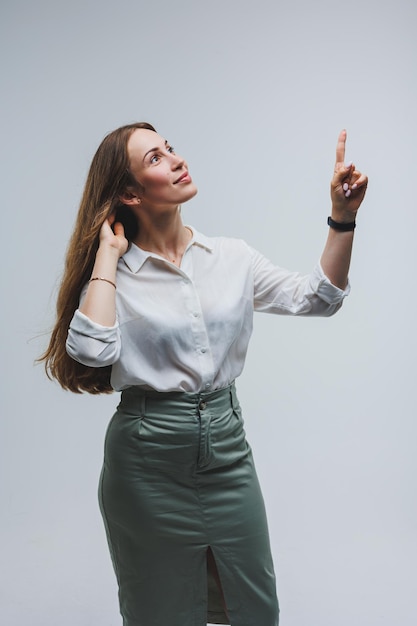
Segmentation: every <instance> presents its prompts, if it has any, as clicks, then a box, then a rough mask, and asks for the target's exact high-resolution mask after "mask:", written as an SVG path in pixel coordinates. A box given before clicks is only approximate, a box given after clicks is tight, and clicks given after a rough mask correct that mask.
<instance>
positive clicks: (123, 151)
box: [39, 122, 156, 394]
mask: <svg viewBox="0 0 417 626" xmlns="http://www.w3.org/2000/svg"><path fill="white" fill-rule="evenodd" d="M137 128H146V129H148V130H153V131H155V128H154V127H153V126H152V125H151V124H148V123H147V122H136V123H134V124H128V125H127V126H122V127H121V128H118V129H117V130H115V131H113V132H111V133H109V134H108V135H107V136H106V137H105V138H104V140H103V141H102V143H101V144H100V146H99V148H98V150H97V152H96V154H95V155H94V157H93V160H92V162H91V166H90V170H89V172H88V176H87V181H86V183H85V187H84V192H83V196H82V199H81V203H80V208H79V210H78V215H77V220H76V223H75V227H74V232H73V233H72V236H71V239H70V241H69V245H68V250H67V255H66V260H65V268H64V274H63V278H62V281H61V286H60V289H59V292H58V298H57V304H56V313H57V314H56V322H55V326H54V329H53V331H52V334H51V339H50V342H49V346H48V348H47V350H46V351H45V353H44V354H43V355H42V356H41V357H40V358H39V361H44V364H45V370H46V373H47V375H48V377H49V378H55V379H56V380H57V381H58V382H59V384H60V385H61V387H63V388H64V389H68V390H69V391H73V392H75V393H82V392H83V391H86V392H88V393H92V394H98V393H111V392H112V391H113V389H112V387H111V385H110V373H111V366H107V367H87V366H86V365H82V364H81V363H78V362H77V361H74V360H73V359H72V358H71V357H70V356H69V355H68V354H67V352H66V349H65V342H66V339H67V333H68V327H69V325H70V322H71V319H72V317H73V315H74V312H75V310H76V309H77V308H78V305H79V299H80V295H81V291H82V288H83V286H84V285H85V283H86V282H87V281H88V280H89V278H90V276H91V272H92V269H93V265H94V261H95V256H96V252H97V249H98V244H99V233H100V228H101V226H102V225H103V223H104V221H105V220H106V219H107V218H108V217H109V216H110V215H111V214H112V213H113V212H115V213H116V220H117V221H119V222H122V223H123V225H124V227H125V235H126V237H127V239H128V240H129V241H132V239H133V238H134V237H135V235H136V233H137V228H138V225H137V221H136V218H135V217H134V215H133V213H132V212H131V211H130V209H129V207H127V206H125V205H123V204H122V203H121V201H120V199H119V198H120V196H121V195H122V194H123V192H125V191H126V189H127V188H128V187H129V186H134V185H135V184H136V185H137V183H136V181H135V180H134V178H133V176H132V175H131V173H130V171H129V157H128V153H127V143H128V141H129V138H130V136H131V135H132V133H133V132H134V131H135V130H136V129H137ZM155 132H156V131H155Z"/></svg>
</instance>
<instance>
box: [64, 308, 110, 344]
mask: <svg viewBox="0 0 417 626" xmlns="http://www.w3.org/2000/svg"><path fill="white" fill-rule="evenodd" d="M118 327H119V323H118V321H117V320H116V322H115V324H114V325H113V326H102V325H101V324H97V322H93V320H90V318H89V317H87V316H86V315H84V313H81V311H80V310H79V309H77V310H76V311H75V313H74V317H73V318H72V320H71V324H70V329H71V330H73V331H74V332H76V333H79V334H80V335H87V336H88V337H91V338H93V339H100V340H101V341H106V340H109V341H113V339H114V332H115V330H117V329H118Z"/></svg>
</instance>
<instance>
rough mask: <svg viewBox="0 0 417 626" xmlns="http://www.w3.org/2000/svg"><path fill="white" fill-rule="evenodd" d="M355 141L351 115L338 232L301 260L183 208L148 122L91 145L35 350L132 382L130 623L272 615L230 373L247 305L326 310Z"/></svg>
mask: <svg viewBox="0 0 417 626" xmlns="http://www.w3.org/2000/svg"><path fill="white" fill-rule="evenodd" d="M345 142H346V132H345V131H342V132H341V133H340V136H339V139H338V144H337V151H336V166H335V171H334V176H333V179H332V184H331V200H332V214H331V217H330V218H329V220H328V223H329V226H330V229H329V234H328V240H327V243H326V246H325V249H324V252H323V255H322V257H321V262H320V264H318V265H317V267H316V268H315V269H314V271H313V272H312V274H311V275H310V276H306V277H302V276H299V275H298V274H295V273H290V272H288V271H286V270H283V269H281V268H278V267H275V266H273V265H272V264H271V263H270V262H269V261H267V260H266V259H265V258H264V257H263V256H262V255H261V254H259V253H258V252H256V251H255V250H253V249H252V248H250V247H249V246H248V245H247V244H246V243H245V242H243V241H240V240H235V239H227V238H220V237H219V238H209V237H205V236H204V235H202V234H201V233H199V232H197V231H196V230H195V229H194V228H191V227H189V226H184V224H183V223H182V220H181V213H180V210H179V207H180V205H181V204H182V203H183V202H186V201H187V200H190V199H191V198H192V197H193V196H194V195H195V194H196V193H197V189H196V187H195V185H194V183H193V181H192V179H191V176H190V174H189V172H188V167H187V164H186V163H185V161H184V159H183V158H182V157H180V156H179V155H177V154H176V153H175V151H174V150H173V148H172V147H171V146H170V145H169V144H168V143H167V141H166V140H165V139H164V138H163V137H161V136H160V135H159V134H158V133H157V132H156V131H155V129H154V128H153V127H152V126H151V125H150V124H146V123H137V124H132V125H128V126H124V127H122V128H119V129H117V130H116V131H114V132H113V133H110V134H109V135H108V136H107V137H106V138H105V139H104V141H103V142H102V144H101V145H100V147H99V149H98V151H97V153H96V155H95V156H94V159H93V162H92V165H91V168H90V172H89V175H88V178H87V182H86V186H85V190H84V195H83V198H82V202H81V206H80V210H79V214H78V219H77V222H76V226H75V230H74V234H73V236H72V239H71V242H70V245H69V249H68V254H67V261H66V268H65V273H64V278H63V281H62V285H61V290H60V293H59V297H58V303H57V312H58V317H57V323H56V326H55V329H54V331H53V334H52V337H51V342H50V345H49V348H48V350H47V352H46V353H45V355H44V356H43V359H44V360H45V362H46V368H47V371H48V373H49V375H51V376H53V377H55V378H56V379H57V380H58V381H59V382H60V384H61V385H62V386H63V387H64V388H65V389H69V390H71V391H74V392H78V393H79V392H81V391H87V392H89V393H107V392H111V391H113V390H117V391H121V392H122V394H121V402H120V404H119V406H118V408H117V411H116V413H115V415H114V416H113V418H112V420H111V422H110V425H109V428H108V431H107V435H106V443H105V456H104V465H103V471H102V475H101V481H100V505H101V511H102V515H103V519H104V523H105V527H106V532H107V537H108V542H109V547H110V552H111V556H112V559H113V564H114V569H115V572H116V576H117V579H118V584H119V598H120V609H121V614H122V616H123V624H124V626H167V625H168V624H169V625H170V626H202V625H203V624H206V623H207V621H209V622H211V623H217V624H232V625H233V626H276V625H277V624H278V612H279V610H278V602H277V598H276V591H275V576H274V570H273V564H272V559H271V553H270V547H269V538H268V529H267V523H266V516H265V510H264V506H263V500H262V495H261V492H260V489H259V485H258V482H257V477H256V471H255V468H254V465H253V460H252V455H251V450H250V447H249V445H248V443H247V442H246V439H245V434H244V429H243V421H242V416H241V411H240V406H239V402H238V400H237V397H236V391H235V387H234V380H235V378H236V377H237V376H239V374H240V373H241V371H242V367H243V363H244V359H245V355H246V350H247V346H248V341H249V337H250V334H251V330H252V315H253V311H254V310H258V311H265V312H270V313H278V314H291V315H325V316H328V315H332V314H334V313H335V312H336V311H337V310H338V309H339V308H340V306H341V304H342V300H343V298H344V296H345V295H346V294H347V290H348V287H347V285H348V278H347V276H348V269H349V263H350V255H351V249H352V241H353V232H354V227H355V216H356V212H357V210H358V209H359V206H360V204H361V202H362V200H363V197H364V195H365V191H366V186H367V178H366V176H364V175H362V174H361V173H360V172H359V171H357V170H356V169H355V166H354V165H353V164H349V165H345V164H344V154H345ZM68 328H69V330H68ZM207 590H208V591H207Z"/></svg>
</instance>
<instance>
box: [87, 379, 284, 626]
mask: <svg viewBox="0 0 417 626" xmlns="http://www.w3.org/2000/svg"><path fill="white" fill-rule="evenodd" d="M99 496H100V508H101V512H102V516H103V520H104V523H105V528H106V533H107V539H108V543H109V547H110V553H111V557H112V561H113V566H114V570H115V573H116V577H117V581H118V585H119V602H120V611H121V615H122V617H123V625H124V626H205V625H206V624H207V623H212V624H231V625H232V626H277V624H278V613H279V610H278V602H277V598H276V590H275V575H274V569H273V564H272V558H271V551H270V545H269V536H268V528H267V522H266V515H265V508H264V503H263V498H262V494H261V491H260V488H259V483H258V479H257V476H256V470H255V467H254V463H253V459H252V453H251V449H250V447H249V445H248V443H247V441H246V437H245V432H244V426H243V420H242V416H241V410H240V406H239V402H238V400H237V397H236V391H235V387H234V385H231V386H230V387H227V388H226V389H222V390H219V391H215V392H211V393H201V394H192V393H180V392H178V393H176V392H175V393H158V392H152V391H143V390H141V389H140V388H136V387H132V388H129V389H127V390H125V391H123V392H122V398H121V402H120V404H119V406H118V408H117V411H116V413H115V415H114V416H113V418H112V420H111V422H110V424H109V427H108V430H107V434H106V441H105V455H104V464H103V470H102V474H101V479H100V490H99ZM208 551H211V554H212V558H214V562H215V565H216V567H217V572H218V578H219V579H220V584H221V589H220V590H219V585H218V581H217V582H216V581H215V580H214V577H213V575H212V570H213V567H208V559H207V554H208ZM221 592H223V593H221ZM224 603H225V604H226V607H227V613H226V612H225V610H224Z"/></svg>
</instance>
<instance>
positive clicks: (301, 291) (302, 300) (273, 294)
mask: <svg viewBox="0 0 417 626" xmlns="http://www.w3.org/2000/svg"><path fill="white" fill-rule="evenodd" d="M251 253H252V263H253V272H254V308H255V310H256V311H261V312H265V313H276V314H281V315H316V316H323V317H328V316H331V315H334V313H336V311H338V310H339V309H340V307H341V306H342V303H343V300H344V298H345V297H346V296H347V295H348V294H349V291H350V285H349V283H348V285H347V287H346V289H344V290H343V289H339V288H338V287H336V286H335V285H333V284H332V283H331V282H330V280H329V279H328V278H327V276H326V275H325V274H324V272H323V269H322V267H321V265H320V263H317V265H316V266H315V268H314V269H313V271H312V273H311V274H309V275H306V276H303V275H301V274H298V273H296V272H289V271H288V270H285V269H283V268H280V267H277V266H275V265H273V264H272V263H271V262H270V261H269V260H268V259H266V258H265V257H264V256H263V255H262V254H260V253H259V252H257V251H256V250H253V249H251Z"/></svg>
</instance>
